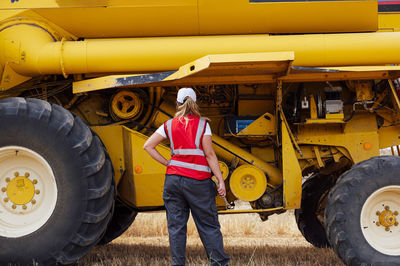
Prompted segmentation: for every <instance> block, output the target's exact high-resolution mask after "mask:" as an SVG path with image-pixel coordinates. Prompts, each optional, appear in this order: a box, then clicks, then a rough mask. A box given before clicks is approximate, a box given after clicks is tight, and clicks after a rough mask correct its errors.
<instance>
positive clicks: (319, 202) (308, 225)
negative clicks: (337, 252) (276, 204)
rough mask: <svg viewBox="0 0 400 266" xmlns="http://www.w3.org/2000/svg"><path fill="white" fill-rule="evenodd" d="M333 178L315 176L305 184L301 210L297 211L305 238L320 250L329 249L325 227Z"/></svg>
mask: <svg viewBox="0 0 400 266" xmlns="http://www.w3.org/2000/svg"><path fill="white" fill-rule="evenodd" d="M333 182H334V180H333V178H332V176H325V175H320V174H315V175H313V176H311V177H310V178H309V179H308V180H307V181H305V182H304V183H303V187H302V196H301V208H300V209H297V210H296V211H295V217H296V222H297V226H298V227H299V230H300V232H301V233H302V235H303V236H304V238H305V239H306V240H307V241H308V242H309V243H311V244H312V245H313V246H315V247H318V248H324V247H329V242H328V239H327V238H326V232H325V226H324V219H325V217H324V214H325V205H326V199H327V196H328V193H329V190H330V189H331V188H332V186H333Z"/></svg>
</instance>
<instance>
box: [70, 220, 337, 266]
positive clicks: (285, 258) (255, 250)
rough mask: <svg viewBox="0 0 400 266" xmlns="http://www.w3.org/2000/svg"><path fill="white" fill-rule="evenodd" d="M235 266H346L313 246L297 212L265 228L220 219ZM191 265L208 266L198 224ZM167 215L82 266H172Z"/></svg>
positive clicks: (191, 233)
mask: <svg viewBox="0 0 400 266" xmlns="http://www.w3.org/2000/svg"><path fill="white" fill-rule="evenodd" d="M219 220H220V223H221V231H222V234H223V236H224V245H225V251H226V253H227V254H228V255H229V256H230V258H231V263H230V265H343V264H342V263H341V262H340V260H339V259H338V258H337V257H336V255H335V253H334V252H333V251H332V250H331V249H318V248H314V247H313V246H312V245H310V244H308V242H307V241H306V240H304V238H303V237H302V235H301V233H300V232H299V231H298V229H297V225H296V222H295V219H294V215H293V213H292V212H287V213H284V214H281V215H273V216H271V217H270V218H269V220H268V221H266V222H262V221H261V220H260V218H259V217H258V215H257V214H237V215H220V216H219ZM186 261H187V264H188V265H208V264H209V263H208V261H207V257H206V254H205V251H204V249H203V246H202V244H201V241H200V238H199V236H198V234H197V230H196V227H195V225H194V222H193V220H192V219H191V218H190V220H189V223H188V241H187V249H186ZM169 263H170V256H169V243H168V231H167V224H166V218H165V213H164V212H157V213H139V214H138V216H137V217H136V220H135V222H134V223H133V224H132V226H131V227H130V228H129V229H128V231H126V232H125V233H124V234H123V235H122V236H121V237H119V238H118V239H116V240H114V241H113V242H111V243H110V244H107V245H105V246H98V247H96V248H94V249H93V250H92V251H91V252H90V253H89V254H88V255H87V256H86V257H84V258H83V259H81V260H80V261H79V263H78V265H93V266H94V265H96V266H100V265H104V266H105V265H107V266H108V265H115V266H116V265H169Z"/></svg>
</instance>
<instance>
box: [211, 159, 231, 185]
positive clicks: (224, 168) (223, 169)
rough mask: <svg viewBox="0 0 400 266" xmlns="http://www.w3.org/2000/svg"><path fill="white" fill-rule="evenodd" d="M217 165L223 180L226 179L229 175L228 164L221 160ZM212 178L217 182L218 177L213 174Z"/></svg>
mask: <svg viewBox="0 0 400 266" xmlns="http://www.w3.org/2000/svg"><path fill="white" fill-rule="evenodd" d="M218 165H219V169H221V174H222V178H223V179H224V180H226V179H227V178H228V175H229V168H228V166H227V165H226V163H224V162H222V161H218ZM212 179H213V181H214V182H216V183H218V179H217V178H216V177H215V176H213V177H212Z"/></svg>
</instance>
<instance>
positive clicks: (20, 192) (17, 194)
mask: <svg viewBox="0 0 400 266" xmlns="http://www.w3.org/2000/svg"><path fill="white" fill-rule="evenodd" d="M34 195H35V186H34V185H33V183H32V181H30V180H29V179H28V178H26V177H22V176H17V177H15V178H14V179H13V180H11V182H10V183H9V184H8V186H7V196H8V198H9V199H10V201H11V202H12V203H15V204H17V205H24V204H27V203H28V202H30V201H31V200H32V199H33V196H34Z"/></svg>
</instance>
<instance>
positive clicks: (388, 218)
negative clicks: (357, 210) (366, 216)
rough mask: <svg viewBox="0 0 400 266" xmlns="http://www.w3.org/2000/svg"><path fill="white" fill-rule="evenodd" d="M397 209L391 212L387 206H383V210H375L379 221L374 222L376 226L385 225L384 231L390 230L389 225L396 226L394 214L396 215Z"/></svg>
mask: <svg viewBox="0 0 400 266" xmlns="http://www.w3.org/2000/svg"><path fill="white" fill-rule="evenodd" d="M398 214H399V213H398V211H394V212H392V211H391V210H390V207H389V206H385V210H384V211H383V212H379V211H377V212H376V215H377V216H379V222H377V223H376V225H377V226H381V225H382V226H383V227H385V230H386V231H389V230H390V227H391V226H398V225H399V223H398V222H397V219H396V216H397V215H398Z"/></svg>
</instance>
